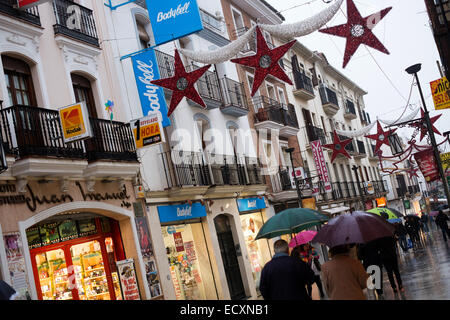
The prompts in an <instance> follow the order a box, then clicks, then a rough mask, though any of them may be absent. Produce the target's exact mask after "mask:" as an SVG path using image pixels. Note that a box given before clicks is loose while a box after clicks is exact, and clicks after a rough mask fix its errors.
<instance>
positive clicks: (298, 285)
mask: <svg viewBox="0 0 450 320" xmlns="http://www.w3.org/2000/svg"><path fill="white" fill-rule="evenodd" d="M273 247H274V251H275V255H274V256H273V258H272V260H271V261H269V262H268V263H267V264H266V265H265V266H264V268H263V270H262V272H261V281H260V285H259V290H260V291H261V294H262V296H263V298H264V300H310V298H309V296H308V294H307V293H306V285H308V284H312V283H313V282H314V272H313V271H312V270H311V268H310V267H309V266H308V265H307V264H306V263H305V262H303V261H301V260H300V259H296V258H293V257H290V256H289V245H288V243H287V242H286V241H284V240H277V241H276V242H275V244H274V246H273Z"/></svg>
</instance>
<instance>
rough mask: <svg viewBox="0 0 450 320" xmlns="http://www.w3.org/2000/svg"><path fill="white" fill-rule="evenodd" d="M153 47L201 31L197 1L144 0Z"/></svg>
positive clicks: (201, 25)
mask: <svg viewBox="0 0 450 320" xmlns="http://www.w3.org/2000/svg"><path fill="white" fill-rule="evenodd" d="M146 1H147V10H148V15H149V18H150V23H151V25H152V30H153V37H154V40H155V43H154V45H155V46H158V45H161V44H163V43H167V42H170V41H173V40H176V39H179V38H182V37H185V36H188V35H190V34H192V33H194V32H197V31H201V30H203V24H202V19H201V17H200V10H199V8H198V4H197V0H146Z"/></svg>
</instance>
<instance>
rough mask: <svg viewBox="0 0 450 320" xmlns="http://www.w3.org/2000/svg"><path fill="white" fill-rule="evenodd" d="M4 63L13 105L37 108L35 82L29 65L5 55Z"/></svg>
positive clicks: (3, 57)
mask: <svg viewBox="0 0 450 320" xmlns="http://www.w3.org/2000/svg"><path fill="white" fill-rule="evenodd" d="M2 63H3V69H4V70H3V71H4V73H5V82H6V88H7V90H8V96H9V101H10V103H11V105H25V106H36V105H37V103H36V96H35V93H34V86H33V80H32V76H31V70H30V67H29V66H28V64H27V63H26V62H24V61H22V60H19V59H15V58H11V57H8V56H3V55H2Z"/></svg>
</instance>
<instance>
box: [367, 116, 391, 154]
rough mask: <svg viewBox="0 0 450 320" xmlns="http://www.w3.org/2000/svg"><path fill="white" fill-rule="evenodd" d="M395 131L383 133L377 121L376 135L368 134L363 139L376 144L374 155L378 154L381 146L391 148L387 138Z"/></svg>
mask: <svg viewBox="0 0 450 320" xmlns="http://www.w3.org/2000/svg"><path fill="white" fill-rule="evenodd" d="M396 130H397V129H391V130H388V131H384V130H383V128H382V127H381V123H380V121H377V133H375V134H370V135H368V136H365V137H366V138H369V139H372V140H376V141H377V144H376V145H375V153H376V154H378V151H379V150H380V148H381V147H382V146H383V144H385V145H387V146H388V147H390V146H391V143H390V141H389V136H390V135H392V134H393V133H394V132H395V131H396Z"/></svg>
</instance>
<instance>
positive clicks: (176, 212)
mask: <svg viewBox="0 0 450 320" xmlns="http://www.w3.org/2000/svg"><path fill="white" fill-rule="evenodd" d="M158 214H159V221H160V222H161V223H166V222H173V221H182V220H189V219H195V218H201V217H206V208H205V206H204V205H202V204H201V203H199V202H195V203H193V204H192V205H189V204H180V205H174V206H158Z"/></svg>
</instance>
